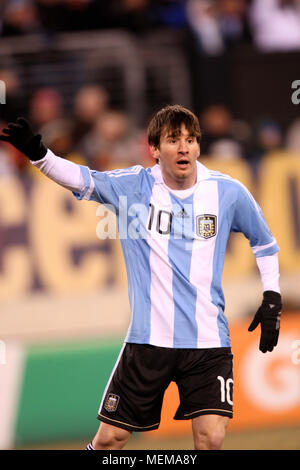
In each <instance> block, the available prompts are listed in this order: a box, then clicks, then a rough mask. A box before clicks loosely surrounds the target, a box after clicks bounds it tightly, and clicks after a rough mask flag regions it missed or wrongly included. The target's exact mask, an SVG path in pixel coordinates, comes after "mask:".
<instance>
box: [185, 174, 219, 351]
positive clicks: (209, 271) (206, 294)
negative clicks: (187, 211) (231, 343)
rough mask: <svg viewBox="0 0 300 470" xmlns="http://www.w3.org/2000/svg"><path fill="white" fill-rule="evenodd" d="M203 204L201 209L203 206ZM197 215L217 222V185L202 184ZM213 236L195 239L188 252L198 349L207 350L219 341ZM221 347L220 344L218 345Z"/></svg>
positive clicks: (214, 238)
mask: <svg viewBox="0 0 300 470" xmlns="http://www.w3.org/2000/svg"><path fill="white" fill-rule="evenodd" d="M204 202H205V206H204ZM194 207H195V208H197V212H196V214H195V216H197V215H204V214H213V215H216V216H217V229H218V218H219V197H218V183H217V181H209V180H207V181H202V182H201V184H200V185H199V188H198V189H197V191H195V194H194ZM216 239H217V236H214V237H212V238H208V239H207V240H202V239H200V238H195V240H194V243H193V249H192V259H191V271H190V281H191V283H192V284H193V285H194V286H195V287H196V288H197V299H196V314H195V315H196V321H197V324H198V338H197V346H196V347H198V348H206V347H211V344H214V343H215V342H216V339H217V338H219V328H218V320H217V319H218V314H219V312H218V307H217V306H216V305H214V304H213V303H212V298H211V283H212V280H213V276H214V269H213V266H214V251H215V245H216ZM220 345H221V340H220V344H219V346H220Z"/></svg>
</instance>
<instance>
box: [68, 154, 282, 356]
mask: <svg viewBox="0 0 300 470" xmlns="http://www.w3.org/2000/svg"><path fill="white" fill-rule="evenodd" d="M81 171H82V175H83V178H84V182H85V187H84V190H83V191H82V192H81V194H75V196H76V197H77V198H78V199H82V198H85V199H89V200H93V201H98V202H100V203H103V204H109V205H110V207H111V208H112V209H114V211H115V213H116V215H117V220H118V229H119V235H120V239H121V244H122V249H123V254H124V259H125V264H126V269H127V279H128V292H129V301H130V306H131V313H132V317H131V323H130V326H129V329H128V332H127V336H126V340H125V341H126V342H130V343H146V344H152V345H156V346H163V347H171V348H211V347H221V346H227V347H228V346H230V335H229V330H228V322H227V319H226V316H225V314H224V306H225V302H224V295H223V291H222V287H221V277H222V271H223V265H224V257H225V251H226V245H227V241H228V237H229V234H230V232H242V233H243V234H244V235H245V236H246V237H247V238H248V239H249V242H250V246H251V248H252V251H253V253H254V255H255V256H256V257H260V256H268V255H273V254H274V253H276V252H277V251H279V248H278V245H277V243H276V240H275V239H274V237H273V235H272V233H271V232H270V230H269V228H268V226H267V223H266V221H265V219H264V216H263V214H262V211H261V209H260V207H259V205H258V204H257V202H256V201H255V200H254V198H253V197H252V195H251V194H250V193H249V191H248V190H247V189H246V188H245V186H243V185H242V184H241V183H240V182H239V181H237V180H235V179H233V178H231V177H230V176H227V175H224V174H222V173H218V172H216V171H211V170H208V169H207V168H206V167H205V166H204V165H202V164H201V163H199V162H197V183H196V185H195V186H193V187H192V188H190V189H188V190H185V191H174V190H172V189H170V188H168V187H167V186H166V184H165V183H164V181H163V178H162V174H161V170H160V166H159V165H158V164H157V165H155V166H154V167H152V168H147V169H145V168H143V167H142V166H139V165H138V166H134V167H131V168H127V169H122V170H114V171H105V172H98V171H91V170H90V169H89V168H87V167H85V166H81Z"/></svg>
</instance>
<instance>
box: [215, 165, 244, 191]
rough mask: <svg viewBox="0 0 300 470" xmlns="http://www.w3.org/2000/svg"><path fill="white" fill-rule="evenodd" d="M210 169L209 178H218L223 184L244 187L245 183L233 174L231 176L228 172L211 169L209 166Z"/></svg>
mask: <svg viewBox="0 0 300 470" xmlns="http://www.w3.org/2000/svg"><path fill="white" fill-rule="evenodd" d="M207 170H208V175H209V176H208V179H210V180H217V181H219V182H220V184H223V185H225V186H228V187H230V186H232V187H237V188H238V187H243V186H244V185H243V183H242V182H241V181H239V180H238V179H236V178H234V177H233V176H230V175H228V174H226V173H221V172H220V171H216V170H210V169H209V168H207Z"/></svg>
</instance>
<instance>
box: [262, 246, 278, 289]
mask: <svg viewBox="0 0 300 470" xmlns="http://www.w3.org/2000/svg"><path fill="white" fill-rule="evenodd" d="M256 262H257V266H258V269H259V272H260V277H261V281H262V285H263V290H264V291H274V292H279V293H280V287H279V276H280V275H279V262H278V255H277V253H275V254H274V255H271V256H262V257H260V258H256Z"/></svg>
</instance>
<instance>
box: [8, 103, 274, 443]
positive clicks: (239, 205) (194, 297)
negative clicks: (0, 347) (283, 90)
mask: <svg viewBox="0 0 300 470" xmlns="http://www.w3.org/2000/svg"><path fill="white" fill-rule="evenodd" d="M0 139H1V140H3V141H6V142H10V143H11V144H12V145H14V146H15V147H16V148H18V149H19V150H21V151H22V152H24V153H25V155H27V157H29V159H30V160H31V161H32V164H33V165H34V166H36V167H37V168H39V170H40V171H41V172H43V173H44V174H45V175H47V176H48V177H49V178H51V179H52V180H54V181H56V182H57V183H59V184H60V185H62V186H64V187H66V188H68V189H69V190H71V191H72V192H73V193H74V195H75V196H76V198H77V199H83V198H85V199H88V200H92V201H97V202H99V203H101V204H107V205H108V207H109V208H110V209H112V210H114V211H115V212H116V215H117V220H118V228H119V235H120V240H121V243H122V249H123V253H124V258H125V263H126V268H127V278H128V291H129V300H130V305H131V314H132V318H131V323H130V326H129V329H128V333H127V336H126V338H125V341H124V345H123V347H122V350H121V352H120V354H119V357H118V359H117V362H116V364H115V367H114V369H113V371H112V374H111V377H110V378H109V381H108V383H107V386H106V389H105V391H104V394H103V398H102V401H101V404H100V408H99V411H98V419H99V420H100V421H101V423H100V426H99V430H98V432H97V434H96V436H95V437H94V439H93V440H92V441H91V443H90V444H88V446H87V449H91V450H93V449H122V448H123V447H124V446H125V444H126V442H127V441H128V439H129V438H130V435H131V433H132V432H133V431H149V430H154V429H157V428H158V426H159V423H160V413H161V407H162V401H163V396H164V392H165V390H166V388H167V387H168V385H169V384H170V382H171V381H174V382H176V384H177V386H178V389H179V397H180V404H179V407H178V409H177V411H176V414H175V416H174V419H181V420H182V419H184V420H187V419H190V420H192V433H193V439H194V446H195V449H220V448H221V446H222V443H223V440H224V437H225V432H226V428H227V425H228V422H229V420H230V418H232V413H233V395H232V394H233V373H232V362H233V356H232V352H231V345H230V335H229V330H228V323H227V319H226V316H225V314H224V305H225V303H224V295H223V292H222V288H221V278H222V270H223V264H224V257H225V251H226V245H227V241H228V237H229V235H230V232H242V233H243V234H244V235H245V236H246V237H247V239H248V240H249V243H250V247H251V248H252V251H253V253H254V255H255V257H256V261H257V265H258V268H259V272H260V275H261V281H262V285H263V290H264V292H263V300H262V304H261V306H260V308H259V309H258V311H257V313H256V314H255V316H254V319H253V321H252V322H251V325H250V326H249V331H252V330H254V329H255V328H256V327H257V326H258V325H259V324H260V328H261V336H260V344H259V349H260V350H261V351H262V352H263V353H266V352H267V351H272V350H273V348H274V347H275V346H276V344H277V340H278V335H279V326H280V313H281V306H282V305H281V295H280V287H279V267H278V256H277V252H278V251H279V248H278V245H277V243H276V240H275V239H274V237H273V235H272V233H271V232H270V230H269V228H268V226H267V223H266V221H265V218H264V216H263V214H262V211H261V209H260V207H259V205H258V204H257V202H256V201H255V200H254V198H253V197H252V195H251V194H250V193H249V191H248V190H247V189H246V188H245V186H243V184H241V183H240V182H239V181H237V180H235V179H233V178H231V177H230V176H227V175H224V174H221V173H219V172H216V171H211V170H209V169H208V168H206V167H205V166H204V165H202V164H201V163H200V162H199V161H198V158H199V156H200V140H201V130H200V127H199V122H198V119H197V117H196V116H195V115H194V114H193V113H192V112H191V111H190V110H188V109H186V108H184V107H182V106H180V105H173V106H167V107H165V108H163V109H161V110H160V111H158V112H157V113H156V114H155V115H154V117H153V118H152V120H151V121H150V124H149V126H148V141H149V145H150V148H151V151H152V156H153V158H154V159H155V160H156V163H155V161H154V162H153V163H154V165H153V166H152V167H151V168H147V169H145V168H143V167H142V166H139V165H137V166H134V167H131V168H127V169H122V170H113V171H104V172H98V171H93V170H90V169H89V168H88V167H86V166H80V165H77V164H75V163H73V162H70V161H67V160H64V159H62V158H60V157H58V156H56V155H54V154H53V153H52V151H51V150H49V149H47V148H45V146H44V145H43V143H42V140H41V136H40V135H34V133H33V132H32V130H31V128H30V126H29V124H28V123H27V121H26V120H24V119H22V118H18V119H17V121H16V122H15V123H11V124H9V125H8V128H7V129H3V133H2V135H1V136H0ZM254 295H255V294H254Z"/></svg>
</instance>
